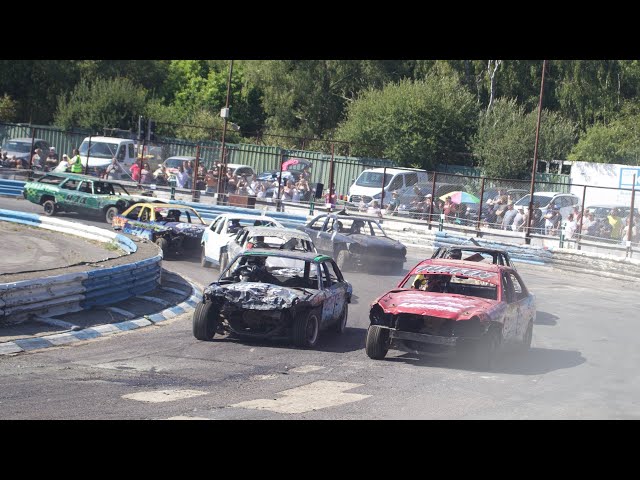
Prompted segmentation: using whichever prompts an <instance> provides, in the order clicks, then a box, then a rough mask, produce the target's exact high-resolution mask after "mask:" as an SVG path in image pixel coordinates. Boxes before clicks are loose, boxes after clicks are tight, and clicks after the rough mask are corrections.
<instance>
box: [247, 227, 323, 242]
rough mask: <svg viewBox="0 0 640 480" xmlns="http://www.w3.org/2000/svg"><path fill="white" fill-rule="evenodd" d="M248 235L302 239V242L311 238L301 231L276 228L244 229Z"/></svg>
mask: <svg viewBox="0 0 640 480" xmlns="http://www.w3.org/2000/svg"><path fill="white" fill-rule="evenodd" d="M244 229H245V230H246V231H248V232H249V235H263V236H272V237H273V236H284V237H288V238H291V237H293V238H302V239H303V240H311V237H310V236H309V235H308V234H307V233H305V232H303V231H302V230H295V229H293V228H278V227H264V226H256V227H245V228H244Z"/></svg>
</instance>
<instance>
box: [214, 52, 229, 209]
mask: <svg viewBox="0 0 640 480" xmlns="http://www.w3.org/2000/svg"><path fill="white" fill-rule="evenodd" d="M231 75H233V60H231V64H230V65H229V78H227V101H226V103H225V105H224V108H225V109H228V108H229V96H230V95H231ZM226 135H227V117H226V116H225V117H224V118H223V124H222V147H221V150H220V155H221V156H222V158H221V159H220V164H221V165H224V166H226V164H227V159H226V158H225V155H224V141H225V136H226ZM225 171H226V168H225ZM221 185H222V177H221V176H219V177H218V198H220V193H221V192H220V187H221Z"/></svg>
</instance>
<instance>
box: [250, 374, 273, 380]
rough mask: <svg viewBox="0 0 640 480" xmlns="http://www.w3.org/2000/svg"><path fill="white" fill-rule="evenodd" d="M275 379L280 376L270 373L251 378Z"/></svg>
mask: <svg viewBox="0 0 640 480" xmlns="http://www.w3.org/2000/svg"><path fill="white" fill-rule="evenodd" d="M274 378H278V375H276V374H275V373H270V374H268V375H254V376H252V377H251V379H252V380H273V379H274Z"/></svg>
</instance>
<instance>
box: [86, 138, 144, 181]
mask: <svg viewBox="0 0 640 480" xmlns="http://www.w3.org/2000/svg"><path fill="white" fill-rule="evenodd" d="M145 137H146V135H145ZM145 140H146V139H145V138H144V137H143V138H142V154H141V155H140V158H139V159H136V162H140V165H139V167H140V174H139V175H138V188H140V180H142V164H143V162H144V146H145V145H144V144H145ZM87 165H89V158H88V157H87Z"/></svg>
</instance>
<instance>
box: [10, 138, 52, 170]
mask: <svg viewBox="0 0 640 480" xmlns="http://www.w3.org/2000/svg"><path fill="white" fill-rule="evenodd" d="M32 140H33V139H31V138H30V137H21V138H12V139H11V140H7V141H6V142H5V144H4V145H2V153H6V154H7V158H11V157H13V156H14V155H15V157H16V159H17V160H21V161H22V165H23V167H28V166H29V162H30V161H31V154H32V152H33V151H35V150H36V149H38V148H40V149H41V150H42V162H43V163H44V160H45V158H46V156H47V154H48V153H49V147H50V145H49V142H47V141H46V140H43V139H42V138H36V139H35V140H33V148H31V143H32Z"/></svg>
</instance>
